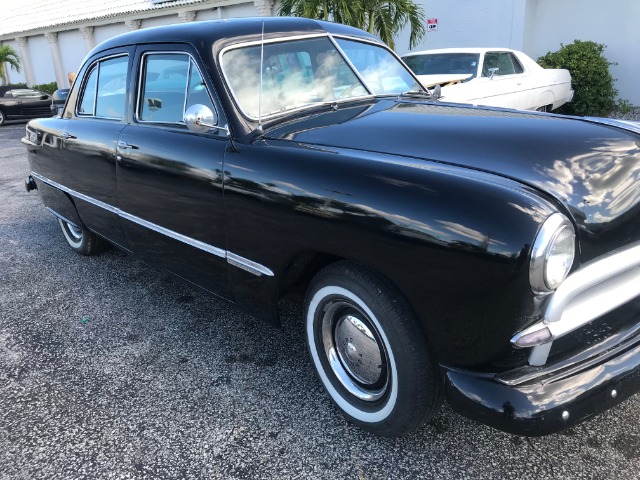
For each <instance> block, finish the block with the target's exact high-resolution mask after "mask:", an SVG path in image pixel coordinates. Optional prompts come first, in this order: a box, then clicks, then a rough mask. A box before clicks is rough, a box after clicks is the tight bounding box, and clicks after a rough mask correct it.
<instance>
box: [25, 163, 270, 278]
mask: <svg viewBox="0 0 640 480" xmlns="http://www.w3.org/2000/svg"><path fill="white" fill-rule="evenodd" d="M31 175H32V176H33V177H35V178H37V179H38V180H40V181H41V182H44V183H46V184H47V185H50V186H52V187H54V188H57V189H58V190H62V191H63V192H65V193H68V194H69V195H71V196H73V197H75V198H79V199H80V200H84V201H85V202H88V203H91V204H92V205H95V206H96V207H100V208H103V209H105V210H108V211H109V212H111V213H114V214H116V215H118V216H119V217H121V218H124V219H125V220H129V221H130V222H133V223H136V224H138V225H140V226H142V227H145V228H148V229H149V230H153V231H154V232H157V233H160V234H162V235H165V236H167V237H169V238H173V239H174V240H177V241H179V242H182V243H184V244H186V245H189V246H191V247H194V248H197V249H199V250H203V251H205V252H208V253H211V254H213V255H215V256H217V257H221V258H225V259H226V260H227V263H228V264H229V265H233V266H234V267H237V268H240V269H242V270H244V271H246V272H249V273H251V274H253V275H256V276H258V277H260V276H262V275H266V276H268V277H273V276H274V273H273V271H272V270H271V269H269V268H267V267H265V266H264V265H261V264H260V263H257V262H254V261H253V260H249V259H248V258H244V257H242V256H240V255H237V254H235V253H233V252H230V251H228V250H225V249H222V248H219V247H216V246H214V245H210V244H208V243H205V242H202V241H200V240H196V239H195V238H191V237H188V236H186V235H183V234H181V233H178V232H176V231H173V230H170V229H168V228H165V227H162V226H160V225H157V224H155V223H153V222H149V221H148V220H145V219H144V218H140V217H138V216H136V215H132V214H130V213H127V212H125V211H123V210H121V209H119V208H116V207H114V206H113V205H109V204H108V203H104V202H101V201H100V200H96V199H95V198H92V197H89V196H88V195H85V194H83V193H80V192H77V191H75V190H72V189H70V188H67V187H65V186H64V185H62V184H60V183H58V182H55V181H53V180H51V179H49V178H47V177H44V176H42V175H40V174H38V173H35V172H31ZM48 210H49V211H51V212H52V213H54V215H56V216H58V217H59V215H57V214H56V213H55V212H53V210H51V209H48Z"/></svg>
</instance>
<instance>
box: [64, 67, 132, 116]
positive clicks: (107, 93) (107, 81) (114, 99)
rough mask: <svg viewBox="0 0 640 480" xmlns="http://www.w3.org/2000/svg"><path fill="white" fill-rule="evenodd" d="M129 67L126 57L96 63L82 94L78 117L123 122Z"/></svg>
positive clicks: (87, 77) (90, 71)
mask: <svg viewBox="0 0 640 480" xmlns="http://www.w3.org/2000/svg"><path fill="white" fill-rule="evenodd" d="M128 65H129V59H128V57H126V56H122V57H115V58H110V59H107V60H103V61H101V62H98V63H96V64H95V65H94V66H93V67H92V68H91V70H89V73H88V74H87V76H86V79H87V80H86V81H85V83H84V86H83V90H82V92H81V93H80V103H79V105H78V111H77V113H78V115H80V116H92V117H99V118H110V119H115V120H121V119H122V118H123V117H124V112H125V105H126V92H127V71H128Z"/></svg>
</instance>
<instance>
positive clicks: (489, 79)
mask: <svg viewBox="0 0 640 480" xmlns="http://www.w3.org/2000/svg"><path fill="white" fill-rule="evenodd" d="M402 60H404V62H405V63H406V64H407V65H408V66H409V68H411V70H413V72H414V73H415V74H416V75H417V77H418V79H419V80H420V81H421V82H422V83H423V85H424V86H425V87H428V88H431V87H435V86H436V85H440V86H441V94H442V97H441V98H442V100H444V101H446V102H460V103H472V104H476V105H490V106H494V107H506V108H516V109H520V110H539V111H551V110H554V109H556V108H558V107H559V106H560V105H562V104H563V103H566V102H570V101H571V99H572V98H573V89H572V88H571V74H570V73H569V71H568V70H560V69H545V68H542V67H541V66H540V65H538V64H537V63H536V62H535V61H533V60H532V59H531V58H530V57H528V56H527V55H525V54H524V53H522V52H520V51H517V50H511V49H507V48H445V49H438V50H424V51H421V52H413V53H409V54H407V55H405V56H404V57H402Z"/></svg>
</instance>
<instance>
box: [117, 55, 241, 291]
mask: <svg viewBox="0 0 640 480" xmlns="http://www.w3.org/2000/svg"><path fill="white" fill-rule="evenodd" d="M134 72H135V75H136V79H135V84H134V83H132V85H131V89H132V91H133V90H135V98H134V101H133V104H134V109H133V111H132V112H131V117H130V124H129V125H127V126H126V127H125V128H124V129H123V130H122V132H121V133H120V136H119V139H118V146H117V150H118V166H117V177H118V196H119V198H120V205H121V209H122V212H123V213H122V215H123V217H124V219H125V220H124V221H123V228H124V230H125V234H126V238H127V244H128V246H129V248H130V249H131V250H132V251H133V252H135V253H137V254H138V255H140V256H141V257H143V258H145V259H146V260H148V261H150V262H152V263H153V264H155V265H158V266H162V267H165V268H168V269H169V270H171V271H172V272H174V273H176V274H178V275H180V276H182V277H183V278H186V279H187V280H190V281H192V282H194V283H196V284H198V285H200V286H202V287H204V288H206V289H207V290H209V291H210V292H212V293H215V294H218V295H221V296H225V297H229V294H228V289H227V259H226V235H225V216H224V204H223V192H222V184H223V167H224V154H225V150H226V149H227V146H228V144H229V139H228V136H227V133H226V131H222V130H211V131H210V132H208V133H193V132H191V131H189V130H188V129H187V127H186V125H185V124H184V123H183V121H182V118H183V114H184V111H185V109H186V108H187V107H189V106H190V105H194V104H203V105H206V106H208V107H209V108H210V109H211V110H212V111H216V112H217V113H218V117H219V124H221V125H224V124H226V120H225V119H224V117H223V115H222V110H221V109H220V108H219V104H218V102H217V99H216V97H215V96H214V94H213V93H214V91H213V89H212V85H211V83H210V81H209V80H208V79H207V77H206V75H204V72H206V69H205V68H204V66H203V64H202V62H201V61H200V59H199V56H198V54H197V52H196V51H195V50H194V49H192V48H191V47H189V46H187V45H146V46H145V45H140V46H138V47H137V49H136V56H135V65H134Z"/></svg>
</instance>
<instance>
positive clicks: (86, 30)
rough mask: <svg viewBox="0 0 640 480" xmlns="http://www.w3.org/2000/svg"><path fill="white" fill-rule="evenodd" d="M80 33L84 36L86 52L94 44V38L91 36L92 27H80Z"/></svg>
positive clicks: (91, 48)
mask: <svg viewBox="0 0 640 480" xmlns="http://www.w3.org/2000/svg"><path fill="white" fill-rule="evenodd" d="M80 33H81V34H82V38H84V47H85V48H86V49H87V53H89V52H90V51H91V50H93V47H95V46H96V38H95V37H94V36H93V27H80Z"/></svg>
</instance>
